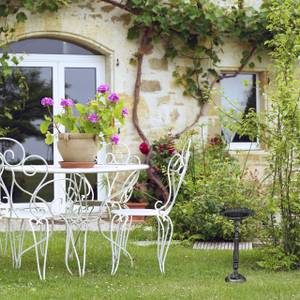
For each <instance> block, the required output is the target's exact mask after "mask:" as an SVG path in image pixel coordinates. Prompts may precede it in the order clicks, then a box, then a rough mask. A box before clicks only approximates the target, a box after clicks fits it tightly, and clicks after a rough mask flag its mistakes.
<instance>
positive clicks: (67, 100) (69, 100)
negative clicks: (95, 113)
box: [60, 99, 74, 107]
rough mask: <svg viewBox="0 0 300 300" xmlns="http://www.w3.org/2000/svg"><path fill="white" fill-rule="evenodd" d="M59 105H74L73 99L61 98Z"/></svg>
mask: <svg viewBox="0 0 300 300" xmlns="http://www.w3.org/2000/svg"><path fill="white" fill-rule="evenodd" d="M60 105H61V106H63V107H71V106H74V101H73V100H72V99H61V101H60Z"/></svg>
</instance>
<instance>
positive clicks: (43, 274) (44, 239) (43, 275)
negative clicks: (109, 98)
mask: <svg viewBox="0 0 300 300" xmlns="http://www.w3.org/2000/svg"><path fill="white" fill-rule="evenodd" d="M41 224H45V237H42V238H41V239H40V240H39V241H38V240H37V235H36V231H35V229H34V225H41ZM29 225H30V227H31V232H32V236H33V240H34V248H35V254H36V263H37V269H38V273H39V276H40V279H41V280H45V279H46V266H47V254H48V242H49V223H48V220H47V219H42V220H35V219H31V220H29ZM42 243H45V245H44V259H43V268H42V270H41V265H40V249H39V247H40V244H42Z"/></svg>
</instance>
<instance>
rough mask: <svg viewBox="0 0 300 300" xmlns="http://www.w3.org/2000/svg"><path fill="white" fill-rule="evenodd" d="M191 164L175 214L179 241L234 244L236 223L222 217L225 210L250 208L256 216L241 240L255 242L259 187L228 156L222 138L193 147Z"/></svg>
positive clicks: (258, 217)
mask: <svg viewBox="0 0 300 300" xmlns="http://www.w3.org/2000/svg"><path fill="white" fill-rule="evenodd" d="M193 148H194V149H193V151H192V157H191V164H190V166H189V170H188V172H187V175H186V178H185V182H184V184H183V187H182V189H181V191H180V193H179V195H178V199H177V203H176V205H175V207H174V211H173V215H172V217H173V220H174V228H175V234H176V236H177V237H178V238H184V239H195V240H231V239H232V237H233V223H232V222H231V221H228V220H226V219H225V218H223V217H222V216H221V215H220V212H221V210H223V209H225V208H236V207H247V208H250V209H253V210H254V211H255V213H256V216H255V217H253V218H249V219H248V220H246V221H245V222H243V225H242V230H241V232H242V237H243V238H244V239H253V238H254V237H255V236H256V235H257V229H258V228H259V227H260V226H261V224H260V221H259V220H260V219H261V214H262V210H263V206H264V204H263V203H260V202H259V196H260V192H261V191H260V183H259V181H258V179H257V178H256V177H255V175H253V174H252V173H251V172H250V171H249V170H245V171H243V170H242V169H241V167H240V165H239V163H238V161H237V160H236V159H234V158H233V157H232V156H230V155H229V153H228V152H227V150H226V145H225V143H224V142H223V141H222V139H221V138H220V137H215V138H212V139H211V140H210V142H209V143H208V144H206V145H203V144H200V143H198V144H197V143H196V144H194V145H193Z"/></svg>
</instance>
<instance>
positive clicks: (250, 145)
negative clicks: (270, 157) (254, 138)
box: [227, 143, 263, 153]
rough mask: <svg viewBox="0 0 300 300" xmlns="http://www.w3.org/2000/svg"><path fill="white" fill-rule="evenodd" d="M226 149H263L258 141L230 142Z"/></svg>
mask: <svg viewBox="0 0 300 300" xmlns="http://www.w3.org/2000/svg"><path fill="white" fill-rule="evenodd" d="M227 150H228V151H230V152H231V151H251V153H252V152H253V151H263V150H262V149H261V147H260V145H259V143H230V144H229V146H228V147H227Z"/></svg>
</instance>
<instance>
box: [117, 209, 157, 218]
mask: <svg viewBox="0 0 300 300" xmlns="http://www.w3.org/2000/svg"><path fill="white" fill-rule="evenodd" d="M111 212H112V214H114V215H118V216H143V217H150V216H158V215H159V214H160V213H159V210H156V209H147V208H145V209H141V208H124V209H113V210H112V211H111Z"/></svg>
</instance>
